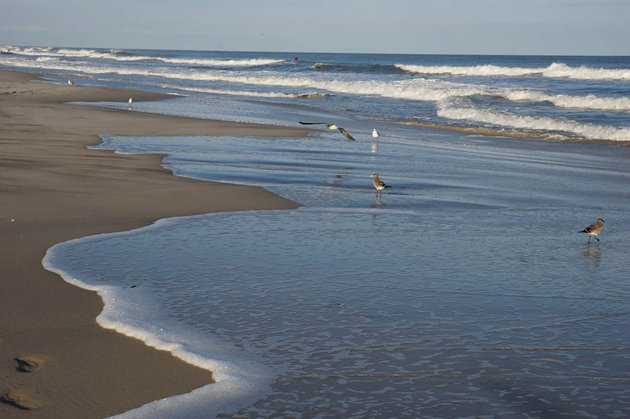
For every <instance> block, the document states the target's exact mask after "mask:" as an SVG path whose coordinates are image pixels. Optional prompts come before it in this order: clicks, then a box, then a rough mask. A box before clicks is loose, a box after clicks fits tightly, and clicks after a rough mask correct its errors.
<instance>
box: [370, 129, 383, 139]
mask: <svg viewBox="0 0 630 419" xmlns="http://www.w3.org/2000/svg"><path fill="white" fill-rule="evenodd" d="M380 136H381V134H379V132H378V131H377V130H376V128H374V129H373V130H372V137H373V138H374V140H375V141H378V137H380Z"/></svg>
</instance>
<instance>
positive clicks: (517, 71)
mask: <svg viewBox="0 0 630 419" xmlns="http://www.w3.org/2000/svg"><path fill="white" fill-rule="evenodd" d="M396 67H398V68H399V69H401V70H403V71H406V72H408V73H415V74H432V75H437V74H450V75H453V76H508V77H510V76H512V77H520V76H543V77H556V78H570V79H579V80H630V69H607V68H591V67H585V66H581V67H569V66H568V65H566V64H564V63H553V64H551V65H550V66H549V67H531V68H530V67H501V66H496V65H490V64H488V65H478V66H473V67H457V66H422V65H408V64H396Z"/></svg>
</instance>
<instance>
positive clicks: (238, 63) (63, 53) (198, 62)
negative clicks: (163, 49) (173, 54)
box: [9, 47, 287, 67]
mask: <svg viewBox="0 0 630 419" xmlns="http://www.w3.org/2000/svg"><path fill="white" fill-rule="evenodd" d="M9 51H10V52H12V53H14V54H18V55H31V56H33V55H34V56H37V55H39V56H50V57H73V58H100V59H108V60H115V61H158V62H164V63H169V64H185V65H191V66H207V67H255V66H264V65H273V64H281V63H286V62H287V61H286V60H281V59H268V58H251V59H243V60H227V59H226V60H215V59H201V58H200V59H197V58H167V57H159V56H145V55H134V54H131V53H129V52H127V51H124V50H109V51H97V50H92V49H68V48H61V49H58V50H57V51H52V49H50V48H38V47H31V48H16V47H11V48H9Z"/></svg>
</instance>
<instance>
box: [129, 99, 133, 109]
mask: <svg viewBox="0 0 630 419" xmlns="http://www.w3.org/2000/svg"><path fill="white" fill-rule="evenodd" d="M132 103H133V99H132V98H129V110H131V104H132Z"/></svg>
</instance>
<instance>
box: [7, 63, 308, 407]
mask: <svg viewBox="0 0 630 419" xmlns="http://www.w3.org/2000/svg"><path fill="white" fill-rule="evenodd" d="M33 78H34V76H32V75H26V74H21V73H16V72H6V71H0V249H1V252H0V400H1V401H3V402H2V403H0V417H2V418H7V419H8V418H23V417H27V416H28V417H29V418H100V417H105V416H109V415H113V414H117V413H121V412H124V411H127V410H129V409H132V408H135V407H138V406H141V405H143V404H145V403H148V402H150V401H152V400H156V399H159V398H164V397H168V396H172V395H176V394H182V393H186V392H189V391H191V390H193V389H195V388H197V387H200V386H203V385H205V384H207V383H209V382H211V381H212V377H211V373H209V372H208V371H204V370H201V369H198V368H196V367H192V366H190V365H188V364H185V363H184V362H182V361H180V360H178V359H176V358H174V357H172V356H171V355H170V354H169V353H167V352H162V351H158V350H154V349H152V348H149V347H147V346H145V345H144V344H143V343H141V342H140V341H139V340H135V339H130V338H127V337H124V336H122V335H120V334H117V333H115V332H113V331H109V330H105V329H102V328H101V327H99V326H98V325H97V324H96V322H95V318H96V316H97V315H98V314H99V313H100V312H101V310H102V306H103V305H102V301H101V299H100V297H98V296H97V295H96V294H95V293H92V292H89V291H85V290H82V289H79V288H76V287H74V286H71V285H69V284H67V283H66V282H64V281H63V280H62V279H61V278H60V277H59V276H57V275H56V274H53V273H51V272H48V271H46V270H44V268H43V267H42V264H41V261H42V258H43V257H44V254H45V252H46V250H47V249H48V248H49V247H51V246H52V245H54V244H56V243H59V242H62V241H66V240H69V239H73V238H78V237H83V236H87V235H92V234H98V233H105V232H113V231H123V230H130V229H133V228H137V227H140V226H144V225H147V224H150V223H152V222H153V221H155V220H157V219H160V218H165V217H171V216H181V215H190V214H199V213H209V212H218V211H236V210H250V209H283V208H295V207H296V206H297V205H296V204H295V203H293V202H291V201H288V200H286V199H283V198H281V197H279V196H277V195H274V194H272V193H270V192H268V191H266V190H264V189H261V188H255V187H246V186H237V185H226V184H220V183H211V182H201V181H195V180H190V179H185V178H180V177H175V176H173V175H172V174H171V173H170V172H169V171H167V170H164V169H162V168H161V167H160V163H161V160H162V156H156V155H151V156H137V155H119V154H113V153H112V152H109V151H96V150H88V149H87V148H86V147H87V146H89V145H93V144H98V143H99V142H100V139H99V138H98V136H97V135H98V134H118V135H139V136H141V135H227V134H229V135H256V136H304V135H306V134H307V133H308V132H309V131H307V130H303V129H290V128H280V127H269V126H262V125H246V124H237V123H228V122H216V121H206V120H195V119H187V118H177V117H168V116H160V115H151V114H140V113H135V112H129V111H119V110H109V109H101V108H97V107H89V106H75V105H67V104H64V102H67V101H101V100H107V101H121V102H127V99H128V98H129V97H130V96H132V97H133V99H134V101H135V102H138V101H142V100H155V99H162V98H167V97H169V96H167V95H160V94H155V93H147V92H131V91H126V90H118V89H106V88H91V87H78V86H57V85H50V84H43V83H38V82H33V81H31V80H32V79H33ZM12 220H14V221H12ZM16 357H23V358H24V357H31V358H30V360H31V361H32V360H33V359H34V360H35V361H34V362H35V363H36V364H37V365H36V366H34V367H31V368H32V369H33V371H30V372H29V371H26V372H20V371H18V368H17V367H18V366H19V365H18V364H19V362H18V361H17V360H16ZM27 361H28V359H27ZM20 362H22V363H23V362H25V361H24V360H22V361H20ZM20 403H22V404H24V405H27V406H30V407H35V409H34V410H31V411H25V410H20V409H19V408H17V407H16V406H15V405H16V404H20Z"/></svg>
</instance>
